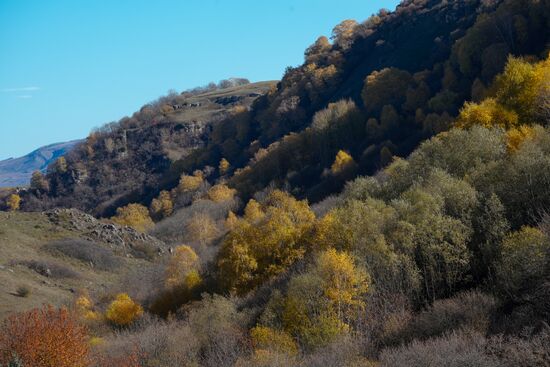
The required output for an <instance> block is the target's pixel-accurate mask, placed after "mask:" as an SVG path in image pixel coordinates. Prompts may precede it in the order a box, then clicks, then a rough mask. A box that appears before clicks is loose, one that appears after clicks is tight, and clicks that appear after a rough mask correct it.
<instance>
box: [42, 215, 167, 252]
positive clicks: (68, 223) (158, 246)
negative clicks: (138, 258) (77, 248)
mask: <svg viewBox="0 0 550 367" xmlns="http://www.w3.org/2000/svg"><path fill="white" fill-rule="evenodd" d="M44 215H45V216H46V217H47V218H48V220H50V221H51V222H52V223H53V224H55V225H58V226H61V227H64V228H67V229H69V230H74V231H78V232H82V233H83V234H82V236H81V237H82V238H84V239H88V240H90V241H94V242H101V243H105V244H107V245H109V246H111V247H112V248H126V249H129V250H135V249H142V248H144V247H145V246H147V247H149V248H154V249H155V251H156V252H157V253H158V254H164V253H165V252H167V251H168V250H169V247H168V246H167V245H166V244H165V243H164V242H162V241H161V240H159V239H157V238H155V237H153V236H149V235H148V234H145V233H141V232H138V231H136V230H135V229H133V228H131V227H128V226H119V225H116V224H112V223H105V222H102V221H100V220H98V219H96V218H94V217H93V216H91V215H89V214H86V213H84V212H81V211H80V210H77V209H59V208H57V209H52V210H48V211H46V212H44Z"/></svg>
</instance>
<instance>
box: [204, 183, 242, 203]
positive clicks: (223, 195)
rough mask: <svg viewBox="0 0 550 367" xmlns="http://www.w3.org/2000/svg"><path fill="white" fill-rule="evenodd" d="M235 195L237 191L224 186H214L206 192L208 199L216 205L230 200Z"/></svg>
mask: <svg viewBox="0 0 550 367" xmlns="http://www.w3.org/2000/svg"><path fill="white" fill-rule="evenodd" d="M236 193H237V190H235V189H232V188H230V187H228V186H226V185H223V184H219V185H214V186H212V187H211V188H210V190H208V199H210V200H212V201H214V202H216V203H220V202H223V201H228V200H232V199H233V197H234V196H235V194H236Z"/></svg>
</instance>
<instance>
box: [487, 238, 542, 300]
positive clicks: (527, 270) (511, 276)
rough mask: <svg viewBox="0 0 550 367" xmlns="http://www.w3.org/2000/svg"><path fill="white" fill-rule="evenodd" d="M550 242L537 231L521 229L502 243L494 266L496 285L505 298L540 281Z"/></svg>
mask: <svg viewBox="0 0 550 367" xmlns="http://www.w3.org/2000/svg"><path fill="white" fill-rule="evenodd" d="M549 254H550V241H549V240H548V237H546V236H545V235H544V234H543V233H542V232H541V231H540V230H538V229H536V228H532V227H522V228H521V229H520V230H519V231H517V232H513V233H510V234H509V235H508V236H507V237H506V238H505V239H504V241H503V242H502V248H501V254H500V261H499V262H498V264H497V272H496V273H497V284H498V288H499V290H500V291H502V292H503V293H504V294H506V295H507V296H508V297H514V295H515V294H516V293H517V292H518V291H519V290H520V288H521V287H524V286H526V285H528V284H529V283H534V282H537V281H539V280H540V279H541V278H542V277H543V275H544V272H545V267H546V266H547V265H548V261H549V258H548V256H549Z"/></svg>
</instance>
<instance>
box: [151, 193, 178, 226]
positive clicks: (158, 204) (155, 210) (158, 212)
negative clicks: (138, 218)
mask: <svg viewBox="0 0 550 367" xmlns="http://www.w3.org/2000/svg"><path fill="white" fill-rule="evenodd" d="M149 209H150V210H151V214H152V215H153V217H155V218H158V219H161V218H166V217H169V216H170V215H171V214H172V212H173V210H174V204H173V203H172V197H171V196H170V193H169V192H168V191H166V190H163V191H161V192H160V194H159V196H158V198H156V199H153V200H152V201H151V205H150V208H149Z"/></svg>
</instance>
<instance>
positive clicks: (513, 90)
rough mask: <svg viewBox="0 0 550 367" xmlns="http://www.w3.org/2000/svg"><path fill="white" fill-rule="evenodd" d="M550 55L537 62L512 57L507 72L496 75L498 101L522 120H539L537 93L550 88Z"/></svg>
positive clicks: (547, 90)
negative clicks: (537, 117)
mask: <svg viewBox="0 0 550 367" xmlns="http://www.w3.org/2000/svg"><path fill="white" fill-rule="evenodd" d="M548 78H550V56H549V57H548V58H547V59H546V60H543V61H540V62H538V63H534V64H533V63H530V62H528V61H527V60H525V59H522V58H517V57H513V56H511V57H509V58H508V62H507V64H506V67H505V68H504V72H503V73H502V74H500V75H498V76H497V77H496V78H495V85H494V89H495V91H496V92H495V95H496V99H497V100H498V102H499V103H500V104H501V105H502V106H504V107H506V108H507V109H510V110H513V111H515V112H516V113H518V115H519V116H520V120H522V121H523V122H532V121H535V120H536V116H537V108H538V102H539V99H538V96H539V95H540V94H545V93H548V92H549V91H550V83H548V80H549V79H548Z"/></svg>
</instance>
